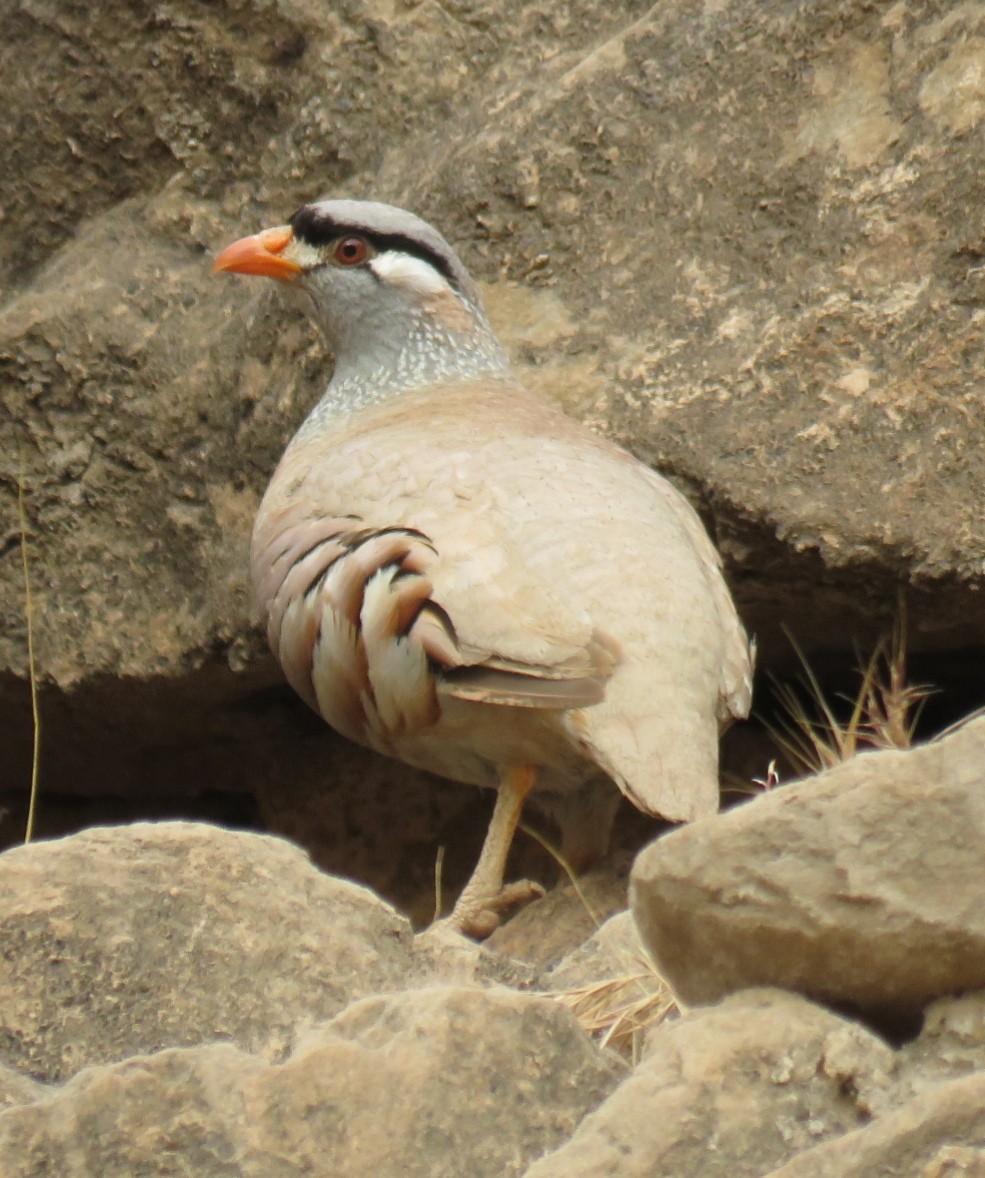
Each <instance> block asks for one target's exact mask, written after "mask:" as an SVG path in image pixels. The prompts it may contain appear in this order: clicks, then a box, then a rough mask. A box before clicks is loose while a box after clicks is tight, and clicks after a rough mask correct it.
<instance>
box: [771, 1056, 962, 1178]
mask: <svg viewBox="0 0 985 1178" xmlns="http://www.w3.org/2000/svg"><path fill="white" fill-rule="evenodd" d="M876 1174H880V1175H881V1174H886V1175H896V1174H899V1175H903V1174H906V1175H910V1174H912V1175H914V1178H959V1176H967V1178H981V1176H982V1175H983V1174H985V1073H978V1074H977V1075H974V1076H968V1077H966V1078H965V1079H963V1080H952V1081H950V1082H949V1083H947V1084H937V1085H934V1087H932V1088H929V1089H928V1090H927V1091H926V1092H925V1093H923V1094H922V1095H921V1096H918V1097H916V1098H915V1099H913V1100H911V1101H910V1102H909V1103H908V1104H905V1105H904V1106H903V1107H902V1108H900V1109H896V1110H894V1111H893V1112H890V1113H886V1114H885V1115H884V1116H882V1117H879V1118H878V1119H877V1120H876V1121H874V1122H873V1123H872V1124H871V1125H869V1126H867V1127H866V1128H864V1129H857V1130H856V1131H855V1132H854V1133H848V1134H846V1135H845V1136H844V1137H842V1138H840V1139H838V1140H836V1141H829V1142H826V1143H825V1144H824V1145H819V1146H818V1147H817V1148H816V1149H812V1150H808V1151H807V1152H805V1153H802V1154H800V1155H799V1156H798V1157H796V1158H794V1159H793V1160H792V1161H790V1162H788V1163H787V1164H786V1165H785V1166H781V1167H780V1168H779V1169H777V1170H774V1171H772V1172H771V1173H770V1174H769V1175H767V1176H766V1178H872V1176H873V1175H876Z"/></svg>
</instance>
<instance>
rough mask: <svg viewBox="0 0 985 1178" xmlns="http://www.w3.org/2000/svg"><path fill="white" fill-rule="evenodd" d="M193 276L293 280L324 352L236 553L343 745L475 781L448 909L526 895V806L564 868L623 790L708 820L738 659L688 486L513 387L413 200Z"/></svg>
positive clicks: (350, 211)
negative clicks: (466, 842)
mask: <svg viewBox="0 0 985 1178" xmlns="http://www.w3.org/2000/svg"><path fill="white" fill-rule="evenodd" d="M213 270H214V271H216V272H229V273H233V274H238V275H259V276H263V277H267V278H271V279H275V280H278V281H279V282H280V283H281V284H283V285H284V286H285V287H287V288H291V289H292V290H293V291H295V292H298V293H299V294H300V295H301V296H302V301H304V302H305V303H306V304H307V308H308V310H309V312H310V313H311V314H312V316H313V318H314V320H315V321H316V323H317V324H318V325H320V327H321V329H322V331H323V332H324V335H325V338H326V341H327V344H328V346H329V348H330V351H331V352H332V353H333V355H334V369H333V370H332V373H331V378H330V380H329V381H328V383H327V388H326V391H325V393H324V395H323V396H322V397H321V399H320V400H319V401H318V402H317V404H316V405H315V407H314V408H313V409H312V411H311V412H310V414H309V415H308V416H307V418H306V419H305V420H304V421H303V423H302V424H301V425H300V428H298V430H297V432H296V434H295V435H294V437H293V439H292V440H291V441H290V443H289V444H288V446H287V448H286V450H285V452H284V454H283V457H282V458H281V460H280V462H279V464H278V465H277V467H276V469H275V471H274V473H273V475H272V477H271V480H270V483H269V485H268V487H267V490H266V492H265V494H264V495H263V497H262V500H261V504H260V507H259V509H258V513H257V517H256V521H255V526H254V529H253V536H252V542H251V553H250V567H251V582H252V589H253V597H254V601H255V605H256V608H257V611H258V614H259V616H260V618H261V620H263V621H265V623H266V629H267V636H268V639H269V643H270V646H271V649H272V651H273V653H274V655H275V656H276V658H277V659H278V661H279V662H280V665H281V667H282V668H283V672H284V674H285V677H286V679H287V680H288V682H289V683H290V684H291V686H292V687H293V688H294V689H295V691H296V692H297V693H298V694H299V695H300V696H301V698H302V699H303V700H305V701H306V703H307V704H309V705H310V706H311V708H313V709H314V710H315V711H316V712H317V713H319V714H320V715H321V716H322V717H323V718H324V720H326V721H327V722H328V724H329V725H331V726H332V728H334V729H335V730H336V731H338V732H339V733H341V734H342V735H343V736H345V737H347V738H349V739H350V740H352V741H355V742H357V743H359V744H362V745H365V746H367V747H369V748H371V749H374V750H376V751H377V752H379V753H383V754H385V755H387V756H390V757H394V758H397V759H398V760H401V761H403V762H405V763H407V764H408V765H411V766H414V767H416V768H419V769H424V770H428V771H430V772H432V773H435V774H438V775H439V776H441V777H445V778H449V779H451V780H453V781H457V782H462V783H465V784H471V785H476V786H480V787H487V788H491V789H494V790H495V791H496V799H495V804H494V806H493V810H492V816H491V818H490V822H489V826H488V829H487V832H486V835H485V841H484V843H483V846H482V849H481V852H480V854H479V858H478V861H477V863H476V866H475V869H474V871H473V873H472V875H471V878H470V879H469V881H468V883H467V884H466V885H465V887H464V889H463V890H462V891H461V893H460V895H459V897H458V900H457V902H456V903H455V904H454V907H453V909H452V911H451V914H450V915H449V916H448V917H447V918H446V921H447V923H448V924H449V925H450V926H451V927H452V928H454V929H456V930H458V931H460V932H463V933H466V934H469V935H472V936H474V937H476V938H482V937H484V936H486V935H488V934H489V933H490V932H491V931H492V930H493V929H494V928H495V927H496V926H497V924H498V923H499V922H500V921H501V919H502V916H503V914H504V913H505V912H506V911H508V910H509V909H510V907H511V906H513V905H515V904H517V903H518V902H520V901H522V900H525V899H528V898H529V897H530V896H532V895H535V894H536V893H537V889H536V887H535V885H531V884H530V883H528V882H527V881H516V882H514V883H512V884H505V883H504V876H505V871H506V859H507V853H508V851H509V848H510V844H511V841H512V838H513V835H514V832H515V828H516V826H517V823H518V821H519V819H520V816H521V812H522V810H523V807H524V803H525V800H526V799H527V797H528V795H532V796H533V799H534V801H535V803H536V804H539V807H540V808H541V809H542V810H544V812H545V813H546V814H547V815H548V816H549V817H550V818H552V819H554V821H555V822H556V824H557V826H558V827H559V830H560V832H561V853H562V856H563V857H564V859H565V860H566V861H567V862H568V863H570V864H571V865H572V866H573V867H575V868H576V869H578V870H583V869H584V868H586V867H587V866H589V865H590V864H591V863H592V862H593V861H594V860H596V859H598V858H599V857H600V856H601V855H604V854H605V852H606V849H607V846H608V841H609V836H610V832H611V828H612V825H613V821H614V817H615V814H616V812H617V809H618V806H619V804H620V798H621V797H622V796H625V797H626V798H628V799H629V801H630V802H631V803H632V804H633V805H634V806H636V807H637V808H638V809H639V810H642V811H644V812H645V813H646V814H649V815H653V816H659V817H662V818H664V819H666V820H668V821H671V822H686V821H690V820H693V819H695V818H698V817H701V816H704V815H708V814H712V813H715V812H716V811H717V809H718V804H719V786H718V744H719V737H720V733H721V731H722V730H723V729H724V728H725V727H726V726H727V725H728V724H729V723H731V722H732V721H733V720H734V719H737V718H742V717H744V716H746V715H747V713H748V711H749V707H750V699H751V690H752V688H751V683H752V666H753V648H752V645H751V643H750V641H749V639H748V638H747V635H746V632H745V630H744V628H743V625H742V623H741V621H740V620H739V617H738V614H737V612H736V609H735V606H734V603H733V601H732V598H731V596H730V593H729V590H728V588H727V586H726V582H725V580H724V578H723V573H722V564H721V560H720V557H719V554H718V552H717V551H716V549H715V547H714V545H713V543H712V541H711V539H710V537H709V535H708V533H707V531H706V530H705V527H704V525H703V524H702V522H701V520H700V518H699V516H698V515H697V513H696V511H695V510H694V508H693V507H692V506H691V505H690V503H689V501H688V500H687V499H686V498H685V496H684V495H683V494H682V493H681V492H680V491H678V490H677V489H676V488H675V487H674V485H673V484H672V483H671V482H670V481H668V480H667V479H666V478H664V477H663V476H662V475H660V474H659V473H657V472H655V471H654V470H653V469H651V468H650V467H649V466H648V465H646V464H645V463H644V462H642V461H640V460H639V459H637V458H636V457H634V456H633V455H632V454H630V453H629V452H628V451H627V450H625V449H622V448H620V447H619V446H617V445H616V444H615V443H614V442H612V441H610V440H608V439H607V438H605V437H604V436H602V435H601V434H599V433H596V432H594V431H592V430H591V429H589V428H588V427H587V426H585V425H583V424H582V423H580V422H578V421H576V420H575V419H573V418H571V417H569V416H567V415H566V414H565V413H563V412H562V411H561V409H560V408H558V407H556V406H554V405H552V404H550V403H548V402H547V401H546V400H544V399H541V398H539V397H538V396H535V395H534V394H533V393H531V392H530V391H528V390H527V389H525V388H524V387H523V384H522V382H521V381H520V379H519V377H518V376H517V374H516V372H515V371H514V369H513V367H512V366H511V363H510V361H509V359H508V357H507V355H506V352H505V350H504V349H503V347H502V345H501V344H500V342H499V341H498V339H497V337H496V335H495V333H494V332H493V329H492V327H491V326H490V322H489V319H488V317H487V314H486V311H485V309H484V306H483V301H482V298H481V295H480V291H479V288H478V286H477V284H476V283H475V282H474V281H473V279H472V277H471V276H470V274H469V272H468V270H467V269H466V267H465V266H464V264H463V263H462V261H461V260H460V258H459V256H458V254H457V253H456V252H455V250H454V249H453V248H452V247H451V246H450V245H449V243H448V241H447V240H446V239H445V238H444V237H443V236H442V235H441V234H440V233H439V232H438V230H436V229H435V228H434V227H432V226H431V225H430V224H429V223H427V222H426V221H424V220H423V219H421V218H419V217H418V216H416V215H415V214H413V213H411V212H408V211H405V210H403V209H400V208H397V207H395V206H392V205H388V204H383V203H379V202H376V201H364V200H349V199H322V200H317V201H314V202H312V203H309V204H305V205H302V206H301V207H300V208H299V209H297V211H296V212H295V213H294V214H293V215H292V216H291V217H290V220H289V221H288V222H287V223H286V224H282V225H278V226H275V227H273V228H268V229H265V230H262V231H260V232H258V233H254V234H251V235H249V236H246V237H243V238H241V239H239V240H237V241H234V242H233V243H232V244H231V245H229V246H227V247H226V248H225V249H223V250H222V251H221V252H220V253H219V254H218V256H217V257H216V258H215V260H214V263H213ZM396 804H398V803H395V805H396Z"/></svg>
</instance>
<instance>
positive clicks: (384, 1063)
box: [0, 987, 622, 1178]
mask: <svg viewBox="0 0 985 1178" xmlns="http://www.w3.org/2000/svg"><path fill="white" fill-rule="evenodd" d="M621 1071H622V1069H621V1067H620V1066H619V1065H618V1064H617V1063H616V1062H614V1061H613V1060H611V1059H606V1058H605V1057H603V1055H602V1054H601V1053H600V1052H599V1051H598V1050H597V1049H596V1048H595V1047H594V1046H593V1045H592V1043H591V1042H590V1041H589V1040H588V1038H587V1037H586V1036H585V1035H584V1033H583V1032H582V1031H581V1029H580V1028H579V1027H578V1026H577V1024H576V1023H575V1021H574V1019H573V1018H572V1016H571V1015H569V1014H568V1013H567V1012H566V1011H565V1010H564V1009H563V1008H562V1007H560V1006H559V1005H558V1004H556V1003H554V1002H551V1001H550V1000H549V999H546V998H537V997H533V996H530V995H521V994H514V993H510V992H508V991H505V990H503V991H476V990H469V989H458V988H449V989H444V988H440V987H435V988H432V989H427V990H420V991H414V992H408V993H404V994H396V995H389V996H386V997H380V998H367V999H364V1000H363V1001H361V1002H357V1003H356V1004H354V1005H353V1006H351V1007H350V1008H349V1009H348V1010H347V1011H346V1012H345V1014H343V1015H341V1016H340V1017H338V1018H336V1019H334V1020H332V1021H331V1022H328V1023H325V1024H321V1025H319V1026H317V1027H314V1028H312V1029H311V1030H310V1032H309V1033H308V1034H307V1036H305V1037H304V1038H303V1039H302V1040H301V1041H300V1042H299V1043H298V1045H297V1046H296V1048H295V1049H294V1051H293V1052H292V1053H291V1054H290V1055H289V1056H288V1057H287V1058H286V1059H284V1060H283V1061H282V1062H278V1063H271V1062H267V1061H265V1060H263V1059H260V1058H258V1057H257V1056H255V1055H250V1054H247V1053H246V1052H244V1051H242V1050H240V1049H239V1048H236V1047H233V1046H232V1045H231V1044H214V1045H211V1046H203V1047H198V1048H187V1049H184V1050H168V1051H162V1052H159V1053H158V1054H156V1055H138V1056H135V1057H134V1058H132V1059H130V1060H127V1061H125V1062H123V1063H118V1064H104V1065H100V1066H93V1067H90V1068H87V1069H86V1070H85V1071H83V1072H81V1073H80V1074H79V1075H78V1076H76V1077H75V1079H74V1080H72V1081H71V1082H70V1083H68V1084H67V1085H65V1086H64V1087H61V1088H58V1089H55V1090H54V1091H52V1092H51V1093H49V1094H46V1096H45V1097H44V1098H43V1099H40V1100H37V1101H35V1102H34V1103H31V1104H24V1105H20V1106H18V1107H14V1108H12V1109H10V1110H8V1111H7V1112H6V1113H0V1171H2V1172H3V1173H4V1174H5V1175H10V1178H21V1176H23V1178H28V1175H35V1174H59V1175H70V1174H71V1175H73V1176H76V1175H77V1176H78V1178H90V1176H91V1178H96V1176H97V1175H98V1176H99V1178H104V1176H107V1175H110V1174H120V1175H122V1174H126V1175H127V1176H128V1178H145V1176H146V1178H150V1176H151V1175H155V1174H160V1173H161V1172H162V1170H161V1167H162V1165H167V1166H172V1165H176V1166H177V1167H178V1169H175V1170H173V1171H172V1172H174V1173H179V1172H180V1173H188V1174H192V1173H194V1174H195V1175H197V1176H199V1178H218V1176H219V1175H230V1176H232V1175H235V1176H236V1178H271V1176H272V1175H273V1174H277V1175H283V1176H284V1178H295V1176H296V1178H302V1176H306V1178H333V1176H335V1175H343V1174H344V1175H346V1178H460V1176H461V1175H463V1174H468V1175H470V1176H473V1175H474V1176H475V1178H503V1176H507V1175H519V1174H522V1173H523V1172H524V1171H525V1170H526V1168H527V1166H528V1165H529V1163H530V1162H531V1161H532V1160H534V1159H535V1158H536V1157H538V1156H540V1154H542V1153H543V1152H545V1151H546V1150H548V1149H551V1148H553V1147H555V1146H556V1145H558V1144H560V1142H561V1141H563V1140H564V1139H565V1138H566V1137H567V1136H568V1135H569V1134H570V1133H571V1131H572V1130H573V1129H574V1127H575V1125H576V1124H577V1123H578V1121H579V1120H580V1119H581V1118H582V1117H583V1116H584V1114H585V1113H586V1112H588V1111H589V1110H590V1109H591V1108H593V1107H594V1106H595V1105H596V1104H598V1102H599V1101H600V1100H601V1099H602V1098H603V1097H604V1096H605V1095H606V1094H607V1093H608V1091H609V1090H610V1088H611V1087H612V1085H613V1084H614V1083H615V1082H616V1080H617V1079H618V1078H619V1076H620V1074H621Z"/></svg>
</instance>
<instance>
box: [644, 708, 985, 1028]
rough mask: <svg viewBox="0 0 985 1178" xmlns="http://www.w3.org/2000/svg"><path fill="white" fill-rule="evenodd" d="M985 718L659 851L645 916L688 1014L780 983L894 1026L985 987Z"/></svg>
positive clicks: (692, 831)
mask: <svg viewBox="0 0 985 1178" xmlns="http://www.w3.org/2000/svg"><path fill="white" fill-rule="evenodd" d="M983 845H985V720H983V719H978V720H975V721H973V722H971V723H968V724H967V725H965V726H964V727H962V728H961V729H959V730H958V731H957V732H955V733H953V734H952V735H950V736H948V737H946V738H945V739H942V740H940V741H938V742H934V743H932V744H928V745H925V746H923V747H921V748H917V749H913V750H911V751H908V752H895V751H894V752H878V753H875V752H874V753H867V754H863V755H861V756H858V757H855V758H853V759H852V760H851V761H848V762H846V763H845V764H842V765H840V766H838V767H837V768H835V769H832V770H830V771H829V772H827V773H825V774H822V775H821V776H819V777H816V778H811V779H809V780H806V781H802V782H798V783H795V784H793V785H791V786H787V787H784V788H782V789H778V790H775V791H773V792H772V793H770V794H766V795H764V796H761V797H759V798H756V799H755V800H754V801H752V802H750V803H749V804H748V805H746V806H743V807H741V808H739V809H735V810H732V811H730V812H729V813H727V814H722V815H718V816H716V817H714V818H711V819H707V820H703V821H701V822H697V823H695V824H693V825H692V826H690V827H687V828H685V829H680V830H676V831H674V832H673V833H671V834H669V835H667V836H665V837H664V838H662V839H659V840H658V841H657V842H655V843H653V844H651V846H649V847H648V848H647V849H646V850H645V851H643V853H642V854H641V855H640V856H639V858H638V859H637V861H636V864H635V866H634V869H633V877H632V909H633V914H634V916H635V918H636V921H637V924H638V925H639V928H640V934H641V937H642V939H643V942H644V944H645V945H646V946H647V948H648V949H649V951H650V953H651V954H652V955H653V958H654V961H655V962H656V964H657V968H658V970H659V972H660V973H661V974H662V975H663V976H664V977H665V978H666V980H667V981H668V982H669V983H670V985H671V987H672V988H673V989H674V991H675V993H677V994H678V995H679V996H680V997H681V998H682V999H683V1000H684V1002H686V1003H689V1004H691V1003H699V1004H700V1003H708V1002H714V1001H715V1000H716V999H718V998H720V997H722V996H723V995H725V994H728V993H731V992H732V991H734V990H739V989H742V988H744V987H747V986H753V985H775V986H781V987H784V988H787V989H790V990H796V991H799V992H800V993H803V994H806V995H808V996H811V997H813V998H815V999H817V1000H818V1001H821V1002H826V1003H830V1004H832V1005H834V1006H836V1007H839V1008H845V1009H853V1010H858V1011H862V1012H865V1014H866V1016H867V1017H869V1018H871V1019H875V1020H876V1021H878V1022H883V1023H889V1024H900V1023H906V1022H907V1021H912V1020H914V1019H915V1018H916V1017H917V1016H918V1015H919V1013H920V1011H921V1010H922V1009H923V1007H924V1006H926V1005H927V1004H928V1003H929V1002H932V1001H933V1000H934V999H936V998H940V997H942V996H944V995H948V994H956V993H960V992H961V991H963V990H971V989H979V988H981V987H983V986H985V875H983V873H982V871H981V848H982V846H983Z"/></svg>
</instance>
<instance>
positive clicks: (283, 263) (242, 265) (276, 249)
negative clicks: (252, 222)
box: [212, 225, 301, 282]
mask: <svg viewBox="0 0 985 1178" xmlns="http://www.w3.org/2000/svg"><path fill="white" fill-rule="evenodd" d="M293 240H294V233H293V232H292V231H291V227H290V226H289V225H278V226H277V228H276V229H264V231H263V232H262V233H255V234H254V235H253V236H252V237H241V238H240V239H239V241H234V242H233V244H232V245H227V246H226V248H225V249H224V250H223V251H222V253H221V254H220V255H219V256H218V257H217V258H216V260H215V261H214V262H213V263H212V272H213V273H215V272H217V271H219V270H229V271H231V272H232V273H234V274H261V275H262V276H263V277H264V278H277V279H279V280H280V281H281V282H293V281H294V279H295V278H297V276H298V275H299V274H300V273H301V267H300V266H299V265H298V263H297V262H293V261H291V259H290V258H285V257H283V256H282V255H283V252H284V250H285V249H287V247H288V246H289V245H290V244H291V242H292V241H293Z"/></svg>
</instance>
